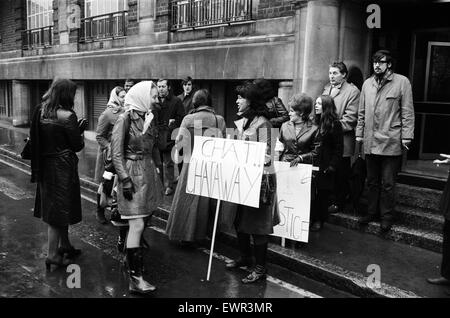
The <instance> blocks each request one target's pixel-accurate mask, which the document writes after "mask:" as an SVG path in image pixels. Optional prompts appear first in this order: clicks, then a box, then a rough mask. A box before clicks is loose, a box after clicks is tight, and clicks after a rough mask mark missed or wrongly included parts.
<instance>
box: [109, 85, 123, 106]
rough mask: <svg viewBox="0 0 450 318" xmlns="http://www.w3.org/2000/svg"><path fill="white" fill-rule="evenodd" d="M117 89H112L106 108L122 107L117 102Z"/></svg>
mask: <svg viewBox="0 0 450 318" xmlns="http://www.w3.org/2000/svg"><path fill="white" fill-rule="evenodd" d="M116 90H117V87H114V88H113V90H112V91H111V94H110V95H109V101H108V104H107V106H108V107H112V108H114V109H117V108H121V107H123V105H122V103H121V102H120V100H119V96H118V95H117V93H116Z"/></svg>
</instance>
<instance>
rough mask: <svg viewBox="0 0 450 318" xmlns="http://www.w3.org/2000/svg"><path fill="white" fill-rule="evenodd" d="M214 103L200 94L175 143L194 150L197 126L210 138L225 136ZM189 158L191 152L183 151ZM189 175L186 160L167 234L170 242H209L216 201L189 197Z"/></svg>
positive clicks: (205, 94) (206, 96) (221, 118)
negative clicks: (187, 190)
mask: <svg viewBox="0 0 450 318" xmlns="http://www.w3.org/2000/svg"><path fill="white" fill-rule="evenodd" d="M211 105H212V101H211V96H210V94H209V92H208V91H207V90H206V89H202V90H199V91H197V92H196V93H195V94H194V97H193V109H192V110H191V112H190V114H189V115H187V116H186V117H184V119H183V122H182V123H181V127H180V130H179V132H178V136H177V139H176V143H177V144H180V143H182V144H183V145H189V144H190V148H191V149H190V150H191V152H190V153H192V150H193V149H194V132H195V130H194V124H195V123H198V122H201V123H202V125H201V127H202V133H204V132H205V131H206V130H208V136H211V134H214V135H215V136H216V137H219V138H223V137H224V136H225V130H226V124H225V120H224V119H223V117H222V116H220V115H216V113H215V111H214V109H213V108H212V106H211ZM183 153H184V154H188V153H189V152H188V151H183ZM188 172H189V158H184V164H183V169H182V171H181V174H180V178H179V181H178V185H177V188H176V191H175V196H174V199H173V201H172V208H171V209H170V211H171V213H170V216H169V220H168V222H167V228H166V233H167V235H168V236H169V239H170V240H176V241H181V242H183V243H187V242H190V243H192V242H196V241H202V240H204V239H206V237H207V236H208V235H209V234H210V233H209V232H210V229H211V226H210V225H212V221H213V218H212V217H210V216H213V215H214V213H210V212H211V211H212V212H214V206H215V204H216V202H217V201H216V200H214V199H210V198H206V197H201V196H197V195H192V194H188V193H186V185H187V179H188Z"/></svg>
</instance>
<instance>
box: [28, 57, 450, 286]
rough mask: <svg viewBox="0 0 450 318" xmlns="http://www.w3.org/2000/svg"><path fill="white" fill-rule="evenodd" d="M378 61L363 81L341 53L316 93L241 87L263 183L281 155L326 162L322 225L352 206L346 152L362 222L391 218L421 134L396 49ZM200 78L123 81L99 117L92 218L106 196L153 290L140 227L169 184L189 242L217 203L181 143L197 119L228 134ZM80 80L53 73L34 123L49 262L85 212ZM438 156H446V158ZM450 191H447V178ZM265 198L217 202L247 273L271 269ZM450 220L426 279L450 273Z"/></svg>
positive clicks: (269, 209) (63, 256)
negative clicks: (356, 168) (405, 163)
mask: <svg viewBox="0 0 450 318" xmlns="http://www.w3.org/2000/svg"><path fill="white" fill-rule="evenodd" d="M372 61H373V71H374V74H373V76H371V77H370V78H369V79H367V80H366V81H365V82H364V84H363V86H362V89H361V91H360V90H359V89H358V88H357V87H356V86H355V85H354V84H352V83H350V82H348V81H347V78H348V70H347V67H346V65H345V64H344V63H343V62H335V63H332V64H331V65H330V66H329V83H328V84H327V85H326V86H325V87H324V90H323V92H322V94H321V95H320V96H318V97H317V98H316V99H313V98H312V97H311V96H309V95H307V94H305V93H299V94H294V96H292V98H291V99H290V100H289V102H288V103H287V106H288V107H287V108H286V107H285V105H284V104H283V101H282V100H281V99H280V98H279V97H278V96H277V95H278V94H277V92H276V91H275V90H274V88H273V86H272V83H271V82H270V81H268V80H266V79H256V80H253V81H247V82H245V83H243V84H242V85H240V86H238V87H237V88H236V94H237V100H236V113H237V116H238V118H239V119H238V120H237V121H236V122H235V125H236V127H238V131H237V135H236V136H237V139H240V140H253V141H259V142H263V143H266V144H267V153H266V158H265V167H264V178H263V182H262V185H261V187H265V186H267V184H268V183H269V184H271V185H273V186H272V188H273V187H276V177H275V174H274V171H273V168H272V162H273V161H274V160H280V161H284V162H288V163H290V166H292V167H293V166H296V165H298V164H312V165H314V166H316V167H318V168H319V169H318V171H317V172H314V175H313V181H312V197H311V199H312V201H311V202H312V204H311V222H310V230H311V231H320V230H321V229H322V228H323V225H324V222H325V221H326V220H327V217H328V214H329V213H335V212H339V211H343V210H344V209H345V206H346V203H347V202H349V200H350V199H351V197H350V194H351V191H350V190H349V189H350V185H349V177H350V171H351V164H352V160H353V159H354V158H355V156H357V155H365V160H366V163H367V177H368V179H367V184H368V214H367V215H365V216H363V217H362V218H361V219H360V222H361V223H362V224H367V223H369V222H371V221H374V220H377V219H378V218H381V229H382V230H383V231H388V230H389V229H390V228H391V226H392V222H393V216H394V206H395V197H394V190H395V179H396V175H397V173H398V171H399V168H400V164H401V158H402V154H403V153H404V151H405V150H408V147H409V145H410V144H411V142H412V140H413V138H414V109H413V100H412V90H411V85H410V82H409V80H408V79H407V78H406V77H404V76H402V75H399V74H397V73H394V72H393V59H392V56H391V53H390V52H389V51H386V50H382V51H378V52H376V53H375V54H374V55H373V58H372ZM194 84H195V83H194V80H193V79H192V78H191V77H186V78H184V79H183V80H182V87H183V93H182V94H181V95H179V96H175V95H174V94H173V91H172V87H171V83H170V81H169V80H168V79H159V80H158V81H157V82H156V83H155V82H152V81H141V82H138V83H137V82H136V81H134V80H130V79H127V80H126V81H125V84H124V87H123V88H122V87H115V88H114V89H113V90H112V91H111V94H110V99H109V101H108V104H107V105H106V106H107V107H106V109H105V111H104V112H103V113H102V114H101V116H100V117H99V120H98V124H97V129H96V136H97V141H98V144H99V151H98V156H97V163H96V173H95V180H96V181H97V182H98V183H99V184H100V187H99V189H98V194H97V206H98V207H97V220H98V221H99V222H100V223H102V224H106V223H107V220H106V217H105V208H106V207H108V206H109V207H111V211H112V212H111V220H112V221H114V222H113V223H114V224H115V225H117V226H118V228H119V238H118V243H117V248H118V250H119V251H120V252H122V253H124V254H126V260H127V264H128V268H129V280H130V283H129V284H130V291H132V292H138V293H148V292H151V291H153V290H155V286H153V285H152V284H150V283H149V282H147V281H146V280H145V279H144V278H143V273H144V271H145V268H144V263H143V251H144V249H145V247H146V245H147V244H146V242H145V240H144V239H143V232H144V229H145V227H146V223H147V220H148V218H149V216H150V215H151V214H152V213H153V211H154V210H156V209H157V207H158V206H159V205H160V203H161V201H162V200H163V196H164V195H166V196H170V195H174V198H173V201H172V207H171V213H170V216H169V219H168V223H167V228H166V233H167V235H168V237H169V239H170V240H173V241H177V242H180V243H181V244H182V245H190V244H192V243H195V242H199V241H204V240H207V239H208V238H209V237H210V235H211V231H212V229H211V226H212V214H211V213H210V212H213V211H215V205H216V203H217V202H216V200H213V199H210V198H205V197H200V196H195V195H192V194H188V193H186V191H185V187H186V184H187V178H188V170H189V158H187V156H186V155H187V153H190V152H189V151H186V150H187V148H186V147H190V150H192V149H193V147H194V138H193V137H194V135H195V133H198V130H196V129H195V128H196V127H195V122H198V121H201V123H202V127H201V128H202V130H200V131H201V132H204V131H205V130H206V129H208V130H210V129H216V134H215V137H218V138H224V137H225V129H226V123H225V120H224V118H223V117H222V116H220V115H218V114H217V112H216V110H215V109H214V105H213V103H212V98H211V94H210V92H209V91H208V90H205V89H198V90H197V89H195V85H194ZM75 91H76V84H74V83H73V82H72V81H70V80H67V79H59V80H55V81H54V82H53V84H52V85H51V87H50V89H49V90H48V92H47V93H46V94H45V95H44V96H43V102H42V104H41V105H40V107H38V108H37V111H36V112H35V114H34V116H33V121H32V126H31V129H30V138H31V144H32V149H33V158H32V162H31V163H32V176H33V177H32V180H33V181H35V182H37V183H38V188H37V193H36V207H35V212H34V213H35V216H37V217H40V218H42V219H43V221H44V222H46V223H47V224H48V243H49V244H48V246H49V247H48V248H49V252H48V257H47V259H46V265H47V267H48V268H50V267H51V265H55V266H65V265H67V264H68V262H69V261H70V259H73V258H75V257H76V256H78V255H79V254H80V253H81V251H80V250H78V249H75V248H74V247H73V246H72V245H71V243H70V241H69V237H68V227H69V225H73V224H76V223H78V222H80V221H81V204H80V201H81V200H80V186H79V178H78V171H77V162H78V159H77V156H76V152H78V151H80V150H81V149H82V148H83V146H84V143H83V142H84V141H83V140H84V139H83V132H84V130H85V129H86V127H87V123H86V121H85V120H78V119H77V117H76V115H75V112H74V111H73V103H74V96H75ZM314 97H315V96H314ZM273 128H276V129H278V131H279V134H278V138H277V141H276V146H274V145H272V140H273V138H272V137H273V136H271V132H273ZM176 129H178V130H176ZM174 134H175V136H174ZM174 137H175V138H174ZM272 146H274V147H272ZM174 149H175V150H174ZM272 149H275V150H276V151H275V153H272V151H271V150H272ZM174 153H175V154H176V155H177V157H180V158H184V160H183V161H182V162H181V163H179V164H178V167H177V168H178V170H179V171H178V175H179V176H178V178H177V179H175V173H174V167H175V164H174V158H173V157H174V156H173V154H174ZM441 163H448V158H447V159H446V162H441ZM446 191H447V192H449V191H450V190H449V187H448V186H447V190H446ZM270 195H273V194H270ZM264 199H265V200H264V202H261V204H260V207H259V208H253V207H248V206H244V205H239V204H232V203H224V204H223V207H222V213H221V226H223V227H224V228H230V229H234V230H235V232H236V233H237V240H238V246H239V251H240V258H238V259H236V260H233V261H232V262H229V263H227V264H226V267H227V268H229V269H233V268H238V267H243V266H247V267H249V268H251V271H250V274H249V275H247V276H246V277H244V278H243V279H242V283H253V282H256V281H259V280H261V279H264V278H265V277H266V274H267V268H266V255H267V249H268V242H269V235H270V234H272V233H273V227H274V226H275V225H277V224H278V223H279V221H280V220H279V215H278V212H277V209H276V208H274V205H275V204H276V202H275V200H273V199H271V198H267V196H266V195H264ZM445 202H446V203H443V204H442V209H443V210H446V211H447V215H448V210H449V204H448V193H447V199H446V201H445ZM445 229H446V230H445V231H444V232H445V235H444V237H445V238H444V241H445V242H446V244H447V245H446V246H447V249H446V250H445V249H444V257H443V259H444V260H445V264H443V267H444V268H445V269H443V274H442V276H443V277H442V278H441V279H438V280H432V281H431V282H434V283H442V282H447V283H448V282H449V279H450V277H449V276H448V267H449V265H448V264H449V260H448V258H449V251H448V242H449V238H448V237H449V236H448V235H449V227H448V221H446V227H445ZM251 241H253V249H252V244H251ZM444 245H445V243H444ZM445 251H446V252H445ZM253 260H255V262H254V261H253Z"/></svg>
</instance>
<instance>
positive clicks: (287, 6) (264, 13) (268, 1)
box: [258, 0, 295, 19]
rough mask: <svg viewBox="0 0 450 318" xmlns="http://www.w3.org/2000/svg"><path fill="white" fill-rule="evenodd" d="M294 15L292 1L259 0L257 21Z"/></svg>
mask: <svg viewBox="0 0 450 318" xmlns="http://www.w3.org/2000/svg"><path fill="white" fill-rule="evenodd" d="M291 15H295V9H294V5H293V4H292V0H260V1H259V6H258V19H266V18H277V17H285V16H291Z"/></svg>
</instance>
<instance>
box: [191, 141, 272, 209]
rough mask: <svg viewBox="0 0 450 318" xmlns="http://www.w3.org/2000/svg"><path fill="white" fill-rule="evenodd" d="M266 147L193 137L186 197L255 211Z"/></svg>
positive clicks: (248, 142) (245, 142) (259, 144)
mask: <svg viewBox="0 0 450 318" xmlns="http://www.w3.org/2000/svg"><path fill="white" fill-rule="evenodd" d="M265 153H266V144H265V143H262V142H254V141H243V140H234V139H223V138H212V137H202V136H195V140H194V151H193V153H192V157H191V160H190V162H189V174H188V181H187V185H186V193H189V194H194V195H200V196H204V197H208V198H213V199H218V200H222V201H227V202H233V203H238V204H242V205H246V206H251V207H255V208H258V207H259V195H260V188H261V179H262V175H263V169H264V157H265Z"/></svg>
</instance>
